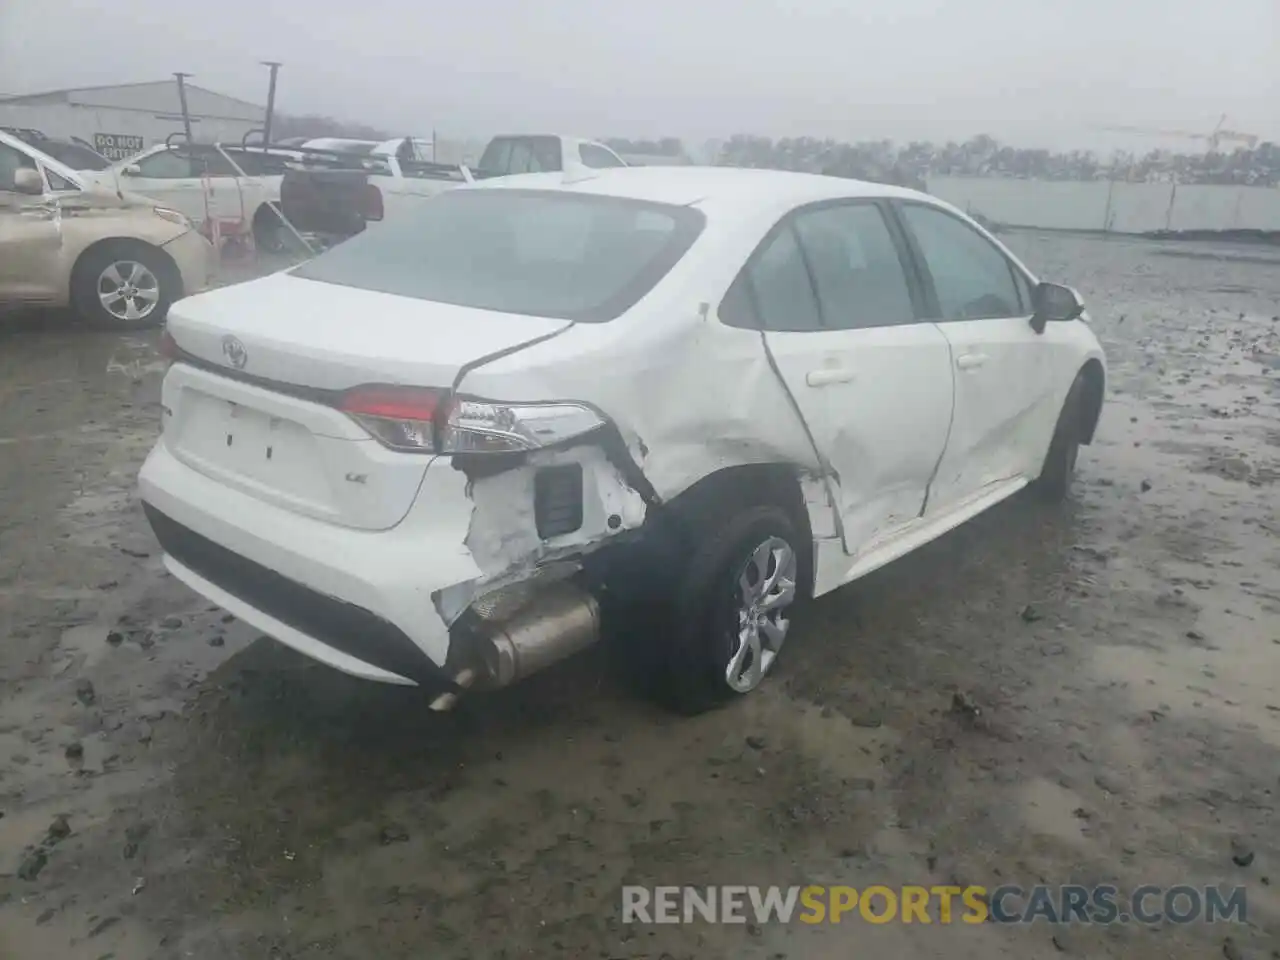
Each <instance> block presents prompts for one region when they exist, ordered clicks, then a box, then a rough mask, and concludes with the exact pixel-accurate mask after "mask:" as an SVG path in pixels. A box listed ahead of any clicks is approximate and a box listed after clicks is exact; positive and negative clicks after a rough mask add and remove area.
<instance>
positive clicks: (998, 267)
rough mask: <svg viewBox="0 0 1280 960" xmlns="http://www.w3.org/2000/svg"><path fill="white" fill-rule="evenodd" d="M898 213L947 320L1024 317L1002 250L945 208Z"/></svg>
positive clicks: (912, 206)
mask: <svg viewBox="0 0 1280 960" xmlns="http://www.w3.org/2000/svg"><path fill="white" fill-rule="evenodd" d="M899 209H900V210H901V211H902V216H903V219H904V220H905V221H906V224H907V227H908V229H909V230H910V231H911V233H912V234H913V235H914V237H915V240H916V244H917V245H918V246H919V247H920V253H921V255H922V256H923V257H924V261H925V267H926V268H927V270H928V272H929V275H930V276H931V277H932V278H933V287H934V290H935V291H936V292H937V296H938V306H939V308H940V310H941V319H942V320H985V319H994V318H997V317H1018V316H1024V315H1025V313H1024V311H1023V309H1022V307H1021V302H1020V297H1019V295H1018V288H1017V286H1016V285H1015V283H1014V279H1013V265H1012V264H1010V263H1009V260H1008V258H1006V257H1005V255H1004V254H1003V253H1002V252H1001V251H1000V249H999V247H997V246H995V245H994V244H993V243H991V241H990V240H988V239H987V238H986V237H984V236H983V235H982V234H980V233H978V232H977V231H976V230H974V229H973V228H972V227H970V226H969V225H968V224H967V223H965V222H964V221H963V220H960V219H958V218H956V217H953V216H951V214H949V213H947V212H945V211H943V210H937V209H934V208H933V207H926V206H924V205H922V204H918V203H907V204H903V205H902V206H901V207H900V208H899ZM1026 312H1029V311H1026Z"/></svg>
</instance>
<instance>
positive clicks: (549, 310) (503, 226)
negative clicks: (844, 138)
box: [293, 189, 705, 323]
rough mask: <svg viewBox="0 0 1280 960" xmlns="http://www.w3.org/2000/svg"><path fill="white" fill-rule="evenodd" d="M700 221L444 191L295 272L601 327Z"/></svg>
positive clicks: (626, 203)
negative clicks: (410, 211) (595, 324)
mask: <svg viewBox="0 0 1280 960" xmlns="http://www.w3.org/2000/svg"><path fill="white" fill-rule="evenodd" d="M704 223H705V218H704V217H703V214H702V213H701V211H699V210H696V209H694V208H692V207H678V206H670V205H667V204H659V203H647V202H642V201H636V200H627V199H621V198H618V197H602V196H593V195H586V194H572V193H566V192H562V191H555V190H503V189H497V190H453V191H449V192H448V193H445V194H442V195H440V196H438V197H435V198H434V199H432V201H431V202H430V203H425V204H422V206H421V207H420V208H419V209H417V210H415V211H414V212H413V213H411V214H407V215H405V216H403V217H400V218H398V219H396V220H391V221H388V222H386V223H382V224H379V225H378V228H377V229H376V230H367V231H365V232H364V233H361V234H359V235H358V236H355V237H353V238H351V239H350V240H348V241H346V242H345V243H343V244H341V245H339V246H337V247H334V248H333V249H331V250H329V251H328V252H326V253H323V254H321V255H320V256H319V257H316V258H315V259H314V260H311V261H309V262H307V263H304V264H303V265H302V266H300V267H298V268H296V269H295V270H294V271H293V273H294V275H295V276H298V277H303V278H305V279H308V280H319V281H322V282H325V283H336V284H341V285H343V286H348V287H359V288H361V289H365V290H376V291H379V292H381V293H390V294H395V295H397V296H402V297H414V298H416V299H420V300H433V301H436V302H439V303H449V304H455V305H457V306H462V307H473V308H476V309H480V310H495V311H500V312H502V313H513V314H525V315H529V316H538V317H553V318H557V319H564V320H576V321H582V322H588V323H599V322H604V321H608V320H612V319H614V318H616V317H618V316H619V315H621V314H622V313H624V312H625V311H626V310H628V309H629V308H630V307H631V306H632V305H633V304H634V303H635V302H636V301H637V300H639V299H640V298H641V297H643V296H644V295H645V294H646V293H648V292H649V291H650V290H651V289H652V288H653V287H654V286H655V285H656V284H657V283H658V281H659V280H661V279H662V278H663V277H664V276H666V274H667V272H668V271H669V270H670V269H671V268H672V267H673V266H674V265H675V264H676V263H677V262H678V261H679V260H680V258H681V257H682V256H684V254H685V252H686V251H687V250H688V249H689V247H690V246H691V245H692V244H693V242H694V240H696V239H697V237H698V234H699V233H701V231H702V228H703V225H704Z"/></svg>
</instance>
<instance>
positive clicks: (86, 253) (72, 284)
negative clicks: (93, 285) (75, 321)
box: [67, 237, 185, 302]
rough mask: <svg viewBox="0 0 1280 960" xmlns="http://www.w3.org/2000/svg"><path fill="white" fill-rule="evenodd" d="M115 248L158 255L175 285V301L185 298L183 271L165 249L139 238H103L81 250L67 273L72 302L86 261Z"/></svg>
mask: <svg viewBox="0 0 1280 960" xmlns="http://www.w3.org/2000/svg"><path fill="white" fill-rule="evenodd" d="M114 246H124V247H132V248H133V249H135V250H136V249H143V250H146V251H147V252H148V253H153V254H156V258H157V260H159V262H160V263H161V264H163V265H164V269H165V271H166V273H168V277H167V279H168V280H169V282H170V283H172V284H174V296H173V299H174V300H178V299H180V298H181V297H182V296H183V294H184V292H185V291H184V290H183V285H182V271H181V270H179V269H178V264H177V262H176V261H175V260H174V259H173V257H171V256H170V255H169V252H168V251H167V250H165V249H164V247H159V246H156V245H155V244H154V243H150V242H148V241H146V240H140V239H138V238H137V237H103V238H101V239H99V240H95V241H94V242H93V243H91V244H89V245H88V246H87V247H85V248H84V249H83V250H81V251H80V253H79V254H77V255H76V260H75V263H74V264H72V266H71V270H70V271H69V272H68V273H67V296H68V299H69V300H70V301H71V302H74V301H75V290H76V284H77V282H78V281H79V279H80V276H81V274H82V272H83V270H84V264H85V263H86V261H88V260H89V258H90V257H92V256H93V254H95V253H97V252H98V251H100V250H102V249H104V248H106V247H114Z"/></svg>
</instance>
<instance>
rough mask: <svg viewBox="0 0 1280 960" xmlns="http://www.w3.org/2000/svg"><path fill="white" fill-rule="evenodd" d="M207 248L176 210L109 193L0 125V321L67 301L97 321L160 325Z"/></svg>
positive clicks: (211, 259) (189, 290)
mask: <svg viewBox="0 0 1280 960" xmlns="http://www.w3.org/2000/svg"><path fill="white" fill-rule="evenodd" d="M215 263H216V261H215V255H214V251H213V246H212V245H211V244H210V243H209V242H208V241H207V240H205V239H204V237H202V236H201V235H200V234H199V233H197V232H196V230H195V228H194V227H193V226H192V224H191V221H190V220H188V219H187V218H186V217H185V216H183V215H182V214H181V213H179V212H178V211H176V210H170V209H168V208H166V207H163V206H157V205H156V203H155V202H154V201H152V200H148V199H146V198H145V197H141V196H138V195H137V194H131V193H117V192H116V191H114V190H111V189H108V188H106V187H104V186H100V185H97V184H95V183H93V182H91V181H89V180H87V179H86V178H85V177H84V176H82V175H81V174H78V173H76V172H75V171H73V170H71V169H70V168H68V167H66V166H64V165H63V164H61V163H59V162H58V161H57V160H54V159H53V158H52V157H50V156H48V155H46V154H44V153H41V152H40V151H39V150H36V149H35V148H34V147H31V146H29V145H27V144H26V143H24V142H23V141H21V140H18V139H17V138H15V137H12V136H10V135H8V134H6V133H4V132H3V131H0V319H3V313H4V311H5V310H6V309H7V308H11V307H15V306H33V307H34V306H48V307H63V306H67V305H70V306H72V307H74V309H75V310H76V312H77V313H78V314H79V315H80V317H82V318H83V319H84V320H86V321H87V322H89V323H92V324H94V325H95V326H99V327H108V328H117V329H123V328H130V327H142V326H148V325H151V324H156V323H160V322H161V321H162V320H164V317H165V314H166V313H168V311H169V306H170V304H172V303H173V302H174V301H175V300H178V299H179V298H181V297H184V296H187V295H189V294H193V293H198V292H200V291H201V290H203V289H205V288H206V287H207V286H208V285H209V282H210V279H211V277H212V276H213V272H214V267H215Z"/></svg>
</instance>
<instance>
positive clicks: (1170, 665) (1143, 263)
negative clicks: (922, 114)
mask: <svg viewBox="0 0 1280 960" xmlns="http://www.w3.org/2000/svg"><path fill="white" fill-rule="evenodd" d="M1009 241H1010V243H1011V244H1012V245H1013V246H1014V247H1015V248H1017V249H1019V250H1020V251H1022V252H1023V253H1025V255H1026V258H1027V260H1028V261H1029V263H1030V264H1031V265H1032V266H1033V267H1034V268H1036V269H1037V270H1039V271H1040V272H1042V274H1043V275H1045V276H1048V277H1051V278H1055V279H1062V280H1066V281H1068V282H1074V283H1075V284H1076V285H1078V286H1079V288H1080V289H1081V290H1082V292H1083V293H1084V294H1085V296H1086V298H1087V300H1088V301H1089V303H1090V304H1091V306H1092V308H1093V314H1094V321H1095V325H1096V328H1097V330H1098V331H1099V334H1100V336H1101V337H1102V339H1103V341H1104V343H1105V345H1106V347H1107V351H1108V355H1109V357H1110V361H1111V365H1112V382H1111V389H1110V391H1109V396H1108V403H1107V406H1106V408H1105V411H1104V415H1103V423H1102V428H1101V431H1100V435H1099V437H1098V440H1097V442H1096V443H1095V444H1094V446H1093V447H1092V448H1091V449H1087V450H1086V451H1085V452H1084V453H1083V454H1082V458H1081V476H1080V478H1079V480H1078V481H1077V483H1076V485H1075V488H1074V491H1073V498H1072V500H1071V502H1070V503H1068V504H1067V505H1065V506H1064V507H1061V508H1052V509H1050V508H1045V507H1042V506H1039V505H1037V504H1036V503H1034V502H1032V501H1030V500H1027V499H1025V498H1020V499H1017V500H1015V501H1014V502H1010V503H1008V504H1006V505H1004V506H1001V507H999V508H997V509H996V510H995V511H993V512H991V513H989V514H988V515H986V516H984V517H981V518H979V519H978V520H977V521H975V522H973V523H971V524H969V525H967V526H966V527H964V528H963V529H961V530H959V531H957V532H956V533H954V534H952V535H950V536H948V537H947V538H945V539H944V540H942V541H940V542H937V543H935V544H932V545H931V546H929V547H928V548H926V549H925V550H923V551H921V552H919V553H918V554H916V555H914V556H911V557H908V558H906V559H905V560H903V561H900V562H898V563H896V564H894V565H892V566H891V567H890V568H887V569H885V570H883V571H881V572H879V573H878V574H876V575H874V576H872V577H869V578H867V579H866V580H864V581H862V582H860V583H857V584H855V585H853V586H851V587H848V588H845V589H844V590H842V591H839V592H838V593H837V594H836V595H833V596H829V597H827V598H824V599H823V600H821V601H819V602H818V603H816V604H815V605H814V607H813V608H812V609H811V610H810V611H809V615H808V617H807V618H806V619H805V620H804V622H803V623H802V624H801V625H800V626H799V628H798V630H797V632H795V633H794V634H793V639H792V640H791V642H790V645H789V648H788V651H787V656H786V657H785V658H784V663H783V664H782V665H781V667H780V671H779V673H778V674H777V675H776V676H775V677H774V678H773V679H772V680H771V682H770V683H768V684H767V686H766V688H765V689H763V690H762V691H761V692H759V693H758V694H756V695H754V696H753V697H751V698H750V699H749V700H748V701H747V702H745V703H743V704H741V705H738V706H736V707H734V708H732V709H727V710H723V711H720V712H717V713H713V714H711V715H708V716H704V717H701V718H697V719H692V720H690V719H677V718H674V717H671V716H668V715H666V714H664V713H662V712H661V711H659V710H658V709H656V708H654V707H652V706H650V705H649V704H647V703H646V702H644V701H643V700H640V699H638V698H636V697H634V696H633V695H631V694H630V693H628V692H627V691H626V689H625V685H624V684H622V683H620V682H619V680H618V678H617V677H616V676H615V675H614V674H613V673H612V672H611V670H610V668H609V665H608V663H607V662H606V661H605V658H604V657H602V656H596V655H588V656H587V657H585V658H583V659H581V660H579V661H576V662H573V663H570V664H568V665H566V666H565V667H564V668H563V669H558V670H556V671H553V672H552V673H551V674H549V675H547V676H545V677H543V678H540V679H539V680H537V681H536V682H533V683H531V684H529V685H527V686H524V687H521V688H517V689H516V690H514V691H510V692H507V693H503V694H499V695H492V696H490V697H487V698H484V699H480V698H475V699H472V700H470V701H467V702H465V703H464V705H463V707H462V708H461V709H460V710H459V711H458V712H456V713H454V714H451V715H445V716H440V715H434V714H431V713H429V712H428V711H427V709H426V704H425V703H424V702H423V701H422V699H421V698H419V697H418V696H415V694H414V693H413V692H412V691H407V690H403V689H392V688H387V687H382V686H376V685H371V684H366V683H362V682H360V681H357V680H352V679H349V678H347V677H345V676H342V675H339V674H337V673H334V672H332V671H330V670H327V669H326V668H324V667H321V666H317V665H314V664H312V663H310V662H308V661H306V660H304V659H302V658H301V657H299V656H297V655H295V654H293V653H291V652H290V651H288V650H286V649H285V648H283V647H281V646H278V645H276V644H274V643H273V642H271V641H269V640H265V639H261V640H260V639H258V638H257V636H256V634H254V633H253V632H252V631H250V630H248V629H247V628H246V627H244V626H243V625H241V624H238V623H235V622H232V621H230V620H229V618H227V617H225V616H223V615H222V614H221V613H220V612H219V611H218V610H215V609H211V608H210V607H209V606H208V605H207V604H205V603H204V602H202V601H200V600H198V599H197V598H196V597H195V596H194V595H193V594H191V593H189V592H188V591H187V590H186V589H185V588H183V587H182V586H181V585H180V584H178V583H177V582H175V581H174V580H173V579H172V578H170V577H168V576H166V575H165V574H164V573H162V570H161V565H160V559H159V556H158V555H157V551H156V548H155V545H154V543H153V541H152V539H151V537H150V535H149V533H148V531H147V529H146V527H145V524H144V522H143V519H142V516H141V512H140V510H139V508H138V504H137V499H136V495H135V493H134V476H135V474H136V471H137V468H138V466H139V463H140V461H141V459H142V457H143V455H144V453H145V451H146V450H147V448H148V447H149V445H150V444H151V442H152V439H153V437H154V435H155V433H156V430H157V424H158V415H157V408H156V401H157V397H158V392H157V384H158V376H159V374H160V371H161V365H160V364H159V363H158V362H157V358H156V355H155V353H154V351H153V348H152V345H153V342H154V337H152V336H141V337H132V336H112V335H103V334H90V333H86V332H84V331H81V330H76V329H72V328H70V327H68V326H67V325H66V324H65V323H64V322H62V321H60V320H58V319H57V318H40V319H38V320H26V321H22V322H16V323H11V324H9V325H8V326H7V327H6V328H4V329H3V330H0V817H2V818H0V958H4V960H11V958H22V960H26V958H35V957H39V958H46V957H47V958H54V960H61V958H67V960H78V958H87V960H102V958H116V960H134V958H180V957H181V958H196V960H221V958H243V960H255V958H297V960H302V958H330V957H334V958H379V960H392V958H399V957H405V958H408V957H414V958H418V957H423V956H431V957H437V958H450V957H457V958H463V957H494V958H496V957H526V956H528V957H541V956H557V957H575V958H576V957H600V958H608V957H618V958H623V957H626V958H642V957H643V958H655V960H656V958H660V957H666V958H672V960H675V958H695V957H696V958H704V957H729V956H732V957H743V958H752V957H769V958H781V957H790V958H805V957H816V958H823V957H832V958H836V957H839V958H848V957H863V956H865V957H894V958H897V957H902V958H925V957H948V958H963V957H974V958H984V960H985V958H991V957H1016V958H1019V960H1033V958H1038V957H1057V956H1061V955H1067V956H1081V957H1117V958H1118V957H1124V958H1127V960H1144V958H1156V957H1159V958H1169V957H1175V958H1183V957H1186V958H1192V957H1195V958H1213V957H1219V956H1224V955H1225V956H1227V957H1235V956H1241V957H1247V958H1260V957H1263V958H1269V957H1277V956H1280V953H1277V952H1276V951H1277V949H1280V898H1278V897H1277V894H1276V892H1275V891H1276V889H1277V888H1276V886H1273V885H1272V884H1273V879H1272V877H1271V876H1269V875H1274V882H1275V883H1277V884H1280V831H1278V830H1277V824H1276V815H1275V809H1276V800H1277V791H1280V782H1278V776H1280V530H1278V527H1280V485H1278V484H1277V479H1278V478H1280V417H1278V416H1277V401H1278V400H1280V320H1277V317H1276V316H1275V315H1276V314H1280V252H1278V251H1276V250H1274V249H1272V250H1266V249H1260V248H1248V247H1229V246H1217V247H1211V246H1204V245H1190V244H1182V245H1160V244H1156V243H1153V242H1145V241H1134V240H1121V239H1112V240H1104V239H1097V238H1082V237H1064V236H1047V235H1037V234H1029V233H1022V234H1013V235H1011V236H1010V237H1009ZM1028 608H1030V609H1028ZM957 693H958V694H960V695H961V698H962V700H963V702H964V703H966V704H968V703H972V704H974V705H976V706H977V707H978V709H979V710H980V713H979V714H978V716H977V717H976V718H975V717H974V716H973V715H972V712H970V711H966V710H963V709H962V710H957V709H955V708H954V707H953V701H954V698H955V695H956V694H957ZM748 737H750V738H751V743H750V744H749V743H748V742H747V738H748ZM60 815H61V816H65V822H63V821H60V820H58V819H57V818H58V817H59V816H60ZM51 828H52V835H51V834H50V830H51ZM64 834H65V835H64ZM1233 841H1234V842H1235V844H1236V846H1235V847H1234V848H1233V846H1232V844H1233ZM1246 848H1247V850H1246ZM1233 851H1234V852H1235V853H1236V854H1237V858H1238V859H1240V860H1243V861H1248V857H1247V856H1245V855H1244V854H1245V853H1246V852H1251V853H1253V855H1254V856H1253V859H1252V861H1251V862H1249V865H1248V866H1246V867H1242V866H1238V865H1236V863H1235V862H1233V859H1232V855H1233ZM952 881H955V882H962V883H977V884H984V885H987V886H988V887H994V886H997V885H999V884H1001V883H1018V884H1022V885H1030V884H1033V883H1036V882H1047V883H1052V884H1057V883H1069V882H1082V883H1106V882H1114V883H1117V884H1119V885H1120V886H1122V887H1132V886H1134V885H1136V884H1139V883H1155V884H1164V885H1172V884H1176V883H1190V884H1210V883H1213V884H1217V883H1222V884H1237V883H1240V884H1245V885H1246V886H1247V895H1248V911H1249V912H1248V923H1247V924H1244V925H1236V924H1232V925H1224V924H1217V925H1212V926H1211V925H1207V924H1203V923H1198V924H1190V925H1185V926H1174V925H1167V926H1160V927H1155V928H1147V927H1141V926H1137V925H1134V924H1129V925H1115V926H1111V927H1108V928H1105V929H1103V928H1097V927H1094V928H1088V927H1083V926H1073V927H1069V928H1054V927H1051V926H1048V925H1046V924H1045V923H1043V922H1041V923H1036V924H1034V925H1032V926H1028V927H1017V928H1014V927H1007V926H997V925H994V924H985V925H982V926H976V927H962V928H940V927H938V926H932V927H929V926H921V925H913V926H902V925H897V924H895V925H888V926H869V925H867V924H865V923H862V922H860V921H858V920H853V921H851V922H849V921H846V922H845V923H843V924H841V925H840V926H839V927H818V928H809V927H802V926H799V925H795V926H785V927H784V926H778V925H769V926H765V927H763V928H756V927H754V926H710V925H707V924H701V923H700V924H695V925H693V926H674V927H673V926H664V927H629V926H624V925H622V924H621V923H620V922H619V916H620V893H619V888H620V886H621V885H622V884H624V883H641V884H659V883H664V884H703V883H719V884H727V883H779V884H787V883H796V882H817V883H848V884H853V885H857V886H864V885H867V884H871V883H887V884H890V885H893V884H900V883H922V884H938V883H947V882H952ZM1228 938H1229V939H1230V942H1227V941H1228Z"/></svg>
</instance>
